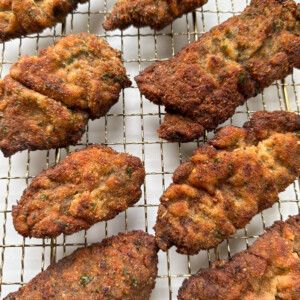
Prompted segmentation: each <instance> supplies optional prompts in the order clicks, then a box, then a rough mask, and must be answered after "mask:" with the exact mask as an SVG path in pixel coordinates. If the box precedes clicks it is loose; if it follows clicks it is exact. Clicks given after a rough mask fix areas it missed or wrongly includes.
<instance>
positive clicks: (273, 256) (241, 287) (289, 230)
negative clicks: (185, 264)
mask: <svg viewBox="0 0 300 300" xmlns="http://www.w3.org/2000/svg"><path fill="white" fill-rule="evenodd" d="M299 255H300V216H296V217H291V218H289V219H288V220H287V221H286V222H276V223H275V224H274V225H273V226H272V227H271V228H269V229H267V232H266V233H265V234H264V235H262V236H261V237H260V238H258V239H257V240H256V242H255V243H254V244H253V245H252V246H250V248H249V249H248V250H245V251H243V252H241V253H239V254H237V255H235V256H234V257H233V258H232V259H231V260H230V261H229V262H224V261H221V262H217V263H215V265H214V266H213V268H212V269H202V270H200V271H199V273H198V274H196V275H193V276H192V277H191V278H189V279H186V280H185V281H184V283H183V286H182V287H181V288H180V290H179V295H178V299H179V300H191V299H193V300H266V299H278V300H279V299H280V300H298V299H300V257H299Z"/></svg>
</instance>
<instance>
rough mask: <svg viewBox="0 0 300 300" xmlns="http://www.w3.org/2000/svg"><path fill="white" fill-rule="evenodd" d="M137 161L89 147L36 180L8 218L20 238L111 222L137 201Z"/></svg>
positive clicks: (140, 178) (141, 178)
mask: <svg viewBox="0 0 300 300" xmlns="http://www.w3.org/2000/svg"><path fill="white" fill-rule="evenodd" d="M144 178H145V171H144V168H143V165H142V162H141V161H140V159H139V158H137V157H134V156H131V155H128V154H126V153H117V152H116V151H114V150H112V149H111V148H108V147H104V146H99V145H93V146H90V147H87V148H85V149H83V150H80V151H77V152H74V153H71V154H70V155H69V156H67V157H66V158H65V159H64V160H62V161H61V162H60V163H59V164H58V165H56V166H55V167H53V168H51V169H48V170H46V171H44V172H43V173H41V174H40V175H38V176H37V177H35V178H34V179H33V180H32V182H31V184H30V185H29V187H28V188H27V189H26V190H25V192H24V194H23V196H22V198H21V200H20V201H19V202H18V205H17V206H14V207H13V211H12V216H13V223H14V226H15V228H16V230H17V231H18V232H19V233H20V234H21V235H23V236H29V237H37V238H43V237H56V236H58V235H59V234H61V233H65V234H71V233H74V232H77V231H79V230H82V229H88V228H89V227H91V226H92V225H93V224H95V223H97V222H100V221H104V220H110V219H112V218H114V217H115V216H116V215H117V214H118V213H120V212H122V211H124V210H126V209H127V208H128V207H129V206H132V205H133V204H134V203H136V202H137V201H138V200H139V199H140V196H141V185H142V184H143V182H144Z"/></svg>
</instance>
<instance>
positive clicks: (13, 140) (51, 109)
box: [0, 76, 88, 156]
mask: <svg viewBox="0 0 300 300" xmlns="http://www.w3.org/2000/svg"><path fill="white" fill-rule="evenodd" d="M0 86H1V95H0V149H2V151H3V153H4V155H5V156H10V155H11V154H13V153H15V152H17V151H21V150H25V149H32V150H37V149H49V148H58V147H64V146H67V145H70V144H75V143H76V142H77V141H78V140H79V139H80V137H81V135H82V133H83V132H84V131H85V126H86V124H87V121H88V115H87V114H86V113H84V112H76V111H72V110H70V109H68V108H67V107H65V106H64V105H62V104H61V103H60V102H56V101H53V100H52V99H50V98H48V97H46V96H43V95H41V94H39V93H36V92H34V91H32V90H30V89H28V88H26V87H25V86H23V85H22V84H20V83H19V82H17V81H15V80H13V79H12V78H11V77H9V76H8V77H5V79H4V80H2V81H0Z"/></svg>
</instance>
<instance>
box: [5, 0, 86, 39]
mask: <svg viewBox="0 0 300 300" xmlns="http://www.w3.org/2000/svg"><path fill="white" fill-rule="evenodd" d="M86 1H87V0H39V1H34V0H0V40H1V41H2V42H3V41H6V40H9V39H12V38H16V37H20V36H22V35H25V34H30V33H38V32H41V31H43V30H44V29H45V28H47V27H52V26H54V25H56V24H57V23H59V22H63V20H64V19H65V17H66V16H67V15H68V14H69V13H70V12H72V11H73V10H74V9H76V7H77V4H78V3H84V2H86Z"/></svg>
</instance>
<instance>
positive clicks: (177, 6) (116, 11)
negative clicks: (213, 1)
mask: <svg viewBox="0 0 300 300" xmlns="http://www.w3.org/2000/svg"><path fill="white" fill-rule="evenodd" d="M207 1H208V0H181V1H178V0H117V2H116V4H115V6H114V7H113V9H112V12H111V13H110V14H108V15H107V16H106V19H105V21H104V24H103V27H104V29H106V30H113V29H117V28H119V29H125V28H127V27H129V26H130V25H134V26H136V27H144V26H150V27H151V28H153V29H158V30H159V29H162V28H164V27H165V26H167V25H168V24H170V23H172V21H173V20H175V19H176V18H179V17H181V16H182V15H183V14H186V13H189V12H191V11H193V10H195V9H196V8H197V7H200V6H202V5H204V4H205V3H206V2H207Z"/></svg>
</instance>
